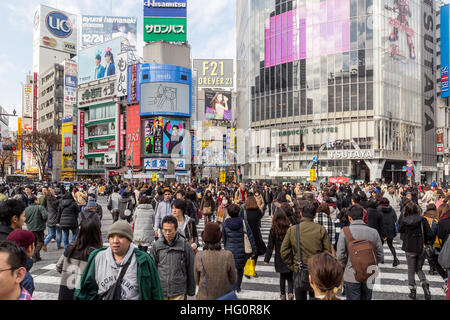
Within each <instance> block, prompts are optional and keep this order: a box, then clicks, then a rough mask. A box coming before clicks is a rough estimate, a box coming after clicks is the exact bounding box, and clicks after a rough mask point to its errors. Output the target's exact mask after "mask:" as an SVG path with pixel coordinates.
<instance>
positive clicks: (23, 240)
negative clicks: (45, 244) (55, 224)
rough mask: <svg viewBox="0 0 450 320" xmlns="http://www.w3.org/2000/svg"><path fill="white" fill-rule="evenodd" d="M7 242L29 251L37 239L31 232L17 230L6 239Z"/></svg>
mask: <svg viewBox="0 0 450 320" xmlns="http://www.w3.org/2000/svg"><path fill="white" fill-rule="evenodd" d="M6 240H8V241H12V242H15V243H17V245H19V246H20V247H22V248H24V249H27V248H28V247H29V246H31V245H32V244H33V243H34V241H35V240H36V237H35V236H34V234H33V232H31V231H28V230H22V229H16V230H14V231H13V232H11V233H10V234H9V235H8V238H6Z"/></svg>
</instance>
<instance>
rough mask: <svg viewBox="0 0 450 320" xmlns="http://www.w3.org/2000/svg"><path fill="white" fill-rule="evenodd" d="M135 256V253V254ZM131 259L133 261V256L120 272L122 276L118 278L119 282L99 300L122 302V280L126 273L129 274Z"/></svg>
mask: <svg viewBox="0 0 450 320" xmlns="http://www.w3.org/2000/svg"><path fill="white" fill-rule="evenodd" d="M133 254H134V253H133ZM131 259H133V256H131V257H130V258H129V259H128V261H127V263H125V264H124V265H123V267H122V269H121V270H120V275H119V277H118V278H117V281H116V283H115V284H113V285H112V286H111V288H109V289H108V291H106V292H104V293H102V294H101V295H100V296H99V300H120V298H121V290H122V280H123V277H124V276H125V273H126V272H127V269H128V267H129V265H130V263H131Z"/></svg>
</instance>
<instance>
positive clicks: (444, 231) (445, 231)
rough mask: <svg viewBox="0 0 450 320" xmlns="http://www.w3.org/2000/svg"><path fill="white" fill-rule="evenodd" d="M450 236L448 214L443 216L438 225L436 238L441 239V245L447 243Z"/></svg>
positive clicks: (449, 215)
mask: <svg viewBox="0 0 450 320" xmlns="http://www.w3.org/2000/svg"><path fill="white" fill-rule="evenodd" d="M449 234H450V214H446V215H445V216H443V217H442V218H441V219H440V220H439V223H438V228H437V236H438V237H439V239H442V245H444V243H445V241H447V238H448V235H449Z"/></svg>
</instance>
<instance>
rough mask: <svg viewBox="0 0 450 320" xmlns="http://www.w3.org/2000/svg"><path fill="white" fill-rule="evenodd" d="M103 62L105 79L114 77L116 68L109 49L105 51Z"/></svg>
mask: <svg viewBox="0 0 450 320" xmlns="http://www.w3.org/2000/svg"><path fill="white" fill-rule="evenodd" d="M105 61H106V66H105V75H106V76H107V77H109V76H113V75H115V74H116V66H115V64H114V55H113V53H112V49H110V48H108V49H106V53H105Z"/></svg>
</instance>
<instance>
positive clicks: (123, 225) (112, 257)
mask: <svg viewBox="0 0 450 320" xmlns="http://www.w3.org/2000/svg"><path fill="white" fill-rule="evenodd" d="M108 241H109V247H108V248H102V249H98V250H96V251H94V252H92V253H91V255H90V256H89V260H88V262H87V265H86V268H85V269H84V272H83V275H82V277H81V281H80V286H79V289H76V290H75V294H74V299H75V300H162V299H163V292H162V289H161V282H160V279H159V277H158V270H157V269H156V265H155V263H154V262H153V260H152V259H151V258H150V256H149V255H148V254H147V253H145V252H143V251H141V250H139V249H138V248H137V247H136V246H135V245H134V244H133V243H132V241H133V230H132V228H131V225H130V224H129V223H128V222H126V221H123V220H121V221H117V222H116V223H114V224H112V225H111V227H110V228H109V230H108ZM124 268H125V270H126V271H125V273H124V274H123V275H122V277H123V278H122V280H121V281H120V282H119V283H121V286H120V289H117V290H116V283H115V282H112V281H110V279H115V280H116V281H119V280H118V279H119V278H120V275H121V271H122V270H123V269H124Z"/></svg>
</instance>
